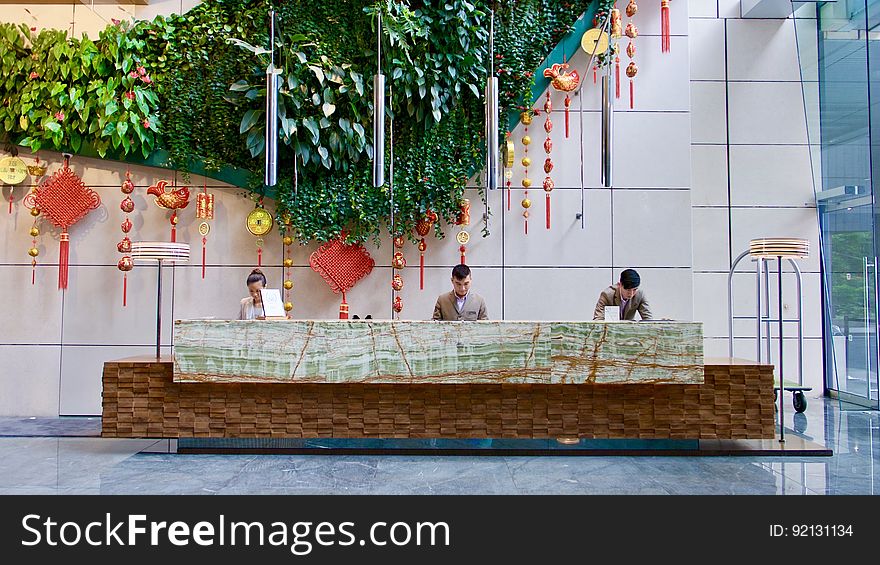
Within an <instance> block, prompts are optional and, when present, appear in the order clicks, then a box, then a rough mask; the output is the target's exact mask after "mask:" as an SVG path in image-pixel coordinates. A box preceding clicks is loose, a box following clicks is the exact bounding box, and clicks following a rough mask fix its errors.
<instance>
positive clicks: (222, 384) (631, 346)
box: [103, 320, 774, 439]
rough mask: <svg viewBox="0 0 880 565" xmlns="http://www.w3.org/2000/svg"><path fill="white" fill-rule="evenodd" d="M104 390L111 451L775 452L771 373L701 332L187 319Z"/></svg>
mask: <svg viewBox="0 0 880 565" xmlns="http://www.w3.org/2000/svg"><path fill="white" fill-rule="evenodd" d="M103 385H104V389H103V436H104V437H156V438H190V437H202V438H529V439H539V438H572V439H573V438H591V439H600V438H633V439H769V438H773V437H774V407H773V367H772V366H771V365H762V364H757V363H754V362H750V361H741V360H733V359H709V360H704V359H703V335H702V325H701V324H700V323H698V322H667V321H656V322H513V321H484V322H421V321H381V320H351V321H348V320H345V321H342V320H340V321H336V320H333V321H305V320H304V321H218V320H183V321H178V322H176V323H175V328H174V358H173V359H172V358H170V357H169V358H167V359H166V358H163V359H161V360H156V359H155V358H150V357H143V358H130V359H122V360H119V361H110V362H107V363H105V365H104V375H103Z"/></svg>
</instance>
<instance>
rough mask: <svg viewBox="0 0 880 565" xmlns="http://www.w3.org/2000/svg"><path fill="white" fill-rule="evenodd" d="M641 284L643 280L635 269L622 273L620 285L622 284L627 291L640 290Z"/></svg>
mask: <svg viewBox="0 0 880 565" xmlns="http://www.w3.org/2000/svg"><path fill="white" fill-rule="evenodd" d="M641 282H642V278H641V277H640V276H639V274H638V273H637V272H636V270H635V269H627V270H625V271H623V272H622V273H620V284H622V285H623V288H625V289H626V290H630V289H633V288H638V286H639V283H641Z"/></svg>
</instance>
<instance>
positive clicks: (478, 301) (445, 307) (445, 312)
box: [434, 291, 489, 322]
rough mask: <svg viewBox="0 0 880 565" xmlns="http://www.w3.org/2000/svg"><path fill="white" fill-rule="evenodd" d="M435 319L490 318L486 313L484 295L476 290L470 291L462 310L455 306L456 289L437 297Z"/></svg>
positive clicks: (473, 319) (470, 319) (471, 320)
mask: <svg viewBox="0 0 880 565" xmlns="http://www.w3.org/2000/svg"><path fill="white" fill-rule="evenodd" d="M434 319H435V320H446V321H468V322H473V321H475V320H488V319H489V316H488V315H487V314H486V303H485V302H483V297H482V296H480V295H479V294H477V293H476V292H469V293H468V295H467V299H466V300H465V301H464V305H463V306H462V307H461V312H459V311H458V310H456V308H455V291H450V292H446V293H443V294H441V295H440V296H439V297H438V298H437V304H435V305H434Z"/></svg>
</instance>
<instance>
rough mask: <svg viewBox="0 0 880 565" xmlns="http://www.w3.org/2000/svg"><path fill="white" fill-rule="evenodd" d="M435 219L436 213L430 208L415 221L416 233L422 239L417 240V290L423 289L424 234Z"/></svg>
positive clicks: (432, 225) (425, 248) (429, 229)
mask: <svg viewBox="0 0 880 565" xmlns="http://www.w3.org/2000/svg"><path fill="white" fill-rule="evenodd" d="M436 221H437V214H436V213H434V212H433V211H432V210H427V211H426V212H425V215H424V216H423V217H422V218H421V219H419V221H418V222H416V233H417V234H419V237H421V238H422V239H421V240H419V245H418V247H419V290H425V251H426V250H427V249H428V244H427V243H425V236H426V235H428V233H429V232H430V231H431V228H433V227H434V222H436Z"/></svg>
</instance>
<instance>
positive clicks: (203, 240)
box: [202, 237, 208, 280]
mask: <svg viewBox="0 0 880 565" xmlns="http://www.w3.org/2000/svg"><path fill="white" fill-rule="evenodd" d="M207 245H208V238H207V237H203V238H202V280H205V258H206V257H207V253H206V251H205V247H206V246H207Z"/></svg>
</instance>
